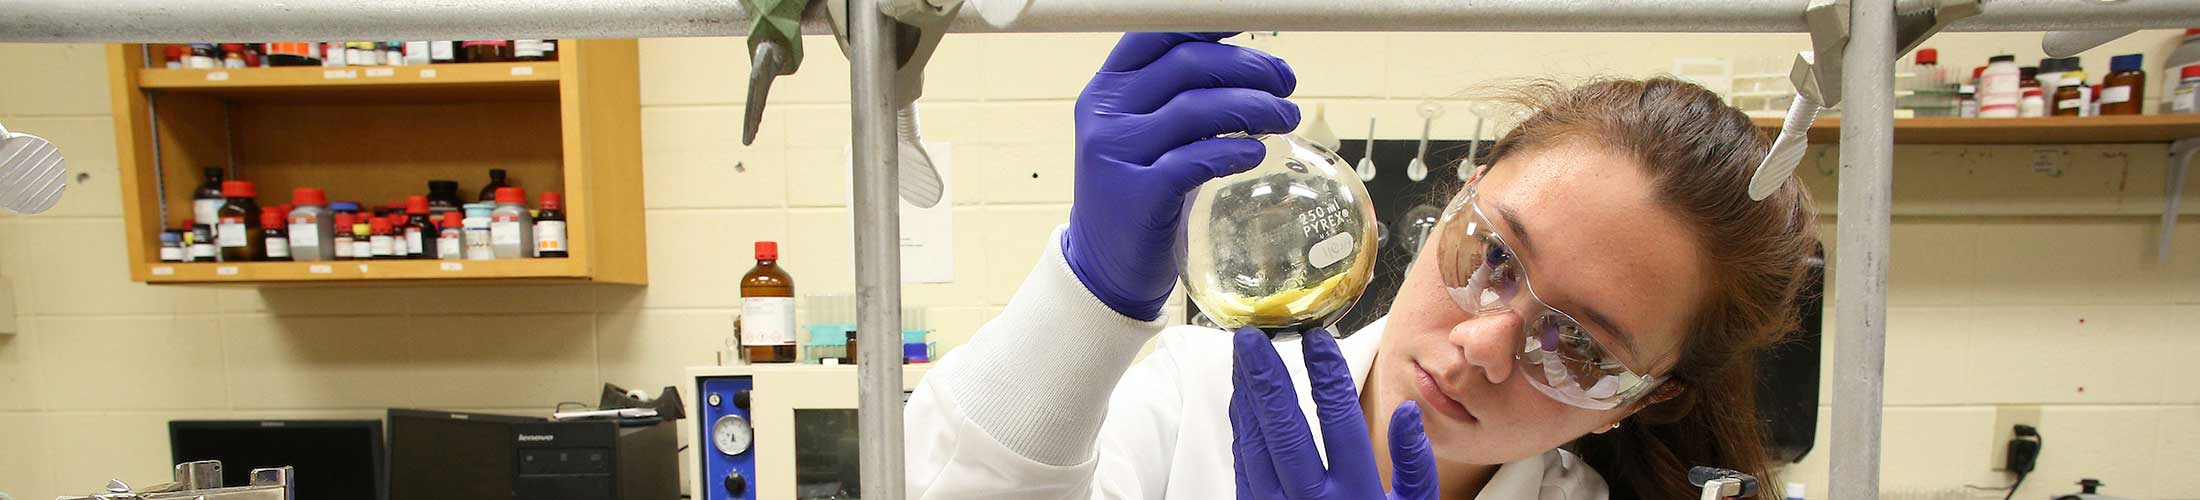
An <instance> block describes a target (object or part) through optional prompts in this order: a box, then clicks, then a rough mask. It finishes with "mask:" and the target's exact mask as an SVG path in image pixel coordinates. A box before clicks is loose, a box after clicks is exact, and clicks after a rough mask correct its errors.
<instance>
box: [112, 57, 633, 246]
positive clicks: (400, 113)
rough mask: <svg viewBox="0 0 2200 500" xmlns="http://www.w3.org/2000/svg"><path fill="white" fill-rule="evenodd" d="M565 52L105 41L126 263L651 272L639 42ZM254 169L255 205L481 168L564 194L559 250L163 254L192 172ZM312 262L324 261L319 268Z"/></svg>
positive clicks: (343, 197)
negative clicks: (166, 65)
mask: <svg viewBox="0 0 2200 500" xmlns="http://www.w3.org/2000/svg"><path fill="white" fill-rule="evenodd" d="M559 49H560V50H559V53H560V58H559V60H557V61H543V62H512V63H460V64H440V65H427V66H354V67H345V68H322V67H287V68H239V69H228V70H172V69H160V68H149V67H147V64H146V61H145V60H144V57H145V56H144V54H145V52H144V51H142V50H140V49H139V48H138V46H136V45H112V46H110V47H109V49H108V59H109V65H108V68H109V72H108V74H109V82H108V85H109V90H110V92H109V94H110V95H111V96H112V97H111V98H112V99H113V109H114V117H115V120H114V123H115V134H116V144H117V153H118V156H119V159H120V167H121V174H122V175H121V177H122V180H121V188H122V192H123V210H124V212H123V216H124V217H123V218H124V222H125V223H124V227H125V229H126V230H127V231H128V233H129V234H128V239H127V241H128V242H129V245H130V251H129V255H130V262H129V265H130V276H131V278H132V279H135V280H138V281H143V282H147V283H162V284H167V283H184V284H286V285H310V284H319V283H336V284H354V283H391V282H398V283H403V282H434V283H455V284H471V283H513V282H521V283H544V282H587V283H618V284H635V285H641V284H647V283H648V281H649V278H648V275H649V271H648V269H649V268H648V261H647V254H648V252H647V251H646V250H645V248H644V245H645V243H646V242H647V241H648V238H647V235H646V233H645V230H644V228H645V227H646V226H647V224H646V223H645V221H644V220H643V215H642V185H641V163H642V162H641V126H640V121H641V105H640V76H639V74H640V70H639V49H638V44H637V43H636V42H635V41H634V40H570V41H565V42H564V43H560V44H559ZM213 167H219V168H223V169H224V170H226V171H227V173H228V174H229V176H230V177H231V178H232V179H243V180H249V181H253V182H254V183H256V184H257V186H256V187H257V188H258V191H259V202H260V206H262V207H273V206H276V205H279V204H281V203H285V202H289V201H291V193H292V189H293V188H299V187H316V188H322V189H325V190H326V191H327V194H328V200H329V201H331V202H335V201H355V202H361V203H362V204H363V205H365V206H379V205H382V204H383V203H386V202H392V201H402V200H404V199H405V197H406V196H408V195H419V194H425V192H426V191H427V181H429V180H431V179H448V180H454V181H457V182H459V184H460V195H461V196H462V197H466V198H471V197H472V196H471V195H472V193H474V192H475V191H474V190H478V189H480V186H481V184H480V183H482V182H483V181H485V180H486V178H487V176H488V171H489V170H490V169H503V170H505V171H506V172H508V173H510V174H511V178H512V182H513V183H514V184H516V185H518V186H519V187H521V188H524V189H526V190H527V194H528V199H529V205H534V203H535V202H537V201H539V200H540V198H539V196H540V195H541V193H543V192H547V191H556V192H559V193H562V194H563V195H564V197H565V210H566V234H567V238H568V243H569V244H570V245H571V246H570V252H571V256H570V257H568V258H564V259H525V260H501V261H463V262H453V263H452V264H455V265H453V266H448V267H447V266H446V265H445V264H444V263H443V262H442V261H433V260H422V261H403V260H392V261H339V262H325V263H280V262H257V263H223V264H210V263H189V264H170V263H161V262H157V255H158V252H157V247H158V245H159V235H160V233H161V230H162V229H163V228H174V227H179V226H182V225H184V224H188V222H186V221H187V220H188V219H189V218H190V217H191V213H192V211H191V198H192V190H193V187H194V186H197V185H198V184H199V183H200V180H201V177H200V173H199V172H200V171H201V170H202V169H204V168H213ZM315 266H321V267H315Z"/></svg>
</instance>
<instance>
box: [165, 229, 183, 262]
mask: <svg viewBox="0 0 2200 500" xmlns="http://www.w3.org/2000/svg"><path fill="white" fill-rule="evenodd" d="M186 258H187V257H185V256H184V249H183V231H177V230H174V229H167V230H162V231H161V232H160V261H161V262H183V261H184V260H186Z"/></svg>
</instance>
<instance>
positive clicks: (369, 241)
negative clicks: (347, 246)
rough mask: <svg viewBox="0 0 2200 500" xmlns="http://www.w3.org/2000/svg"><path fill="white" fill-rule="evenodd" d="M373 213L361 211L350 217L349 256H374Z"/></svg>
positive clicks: (365, 258) (365, 257)
mask: <svg viewBox="0 0 2200 500" xmlns="http://www.w3.org/2000/svg"><path fill="white" fill-rule="evenodd" d="M375 220H376V219H375V217H374V214H369V213H362V214H359V215H356V216H353V217H352V219H351V258H352V260H369V259H373V258H374V221H375Z"/></svg>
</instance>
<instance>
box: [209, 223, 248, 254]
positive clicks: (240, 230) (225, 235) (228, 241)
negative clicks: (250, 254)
mask: <svg viewBox="0 0 2200 500" xmlns="http://www.w3.org/2000/svg"><path fill="white" fill-rule="evenodd" d="M214 242H215V244H218V245H221V246H222V248H242V247H244V246H246V245H249V244H250V243H251V242H252V236H251V235H248V234H245V226H244V218H243V217H229V218H227V219H225V220H223V221H222V223H221V225H219V226H214Z"/></svg>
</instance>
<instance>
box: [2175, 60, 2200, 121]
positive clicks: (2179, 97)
mask: <svg viewBox="0 0 2200 500" xmlns="http://www.w3.org/2000/svg"><path fill="white" fill-rule="evenodd" d="M2178 76H2180V77H2181V78H2180V79H2179V80H2178V83H2177V91H2176V92H2175V93H2172V94H2171V95H2170V102H2169V104H2170V112H2171V113H2200V64H2195V65H2192V66H2186V67H2185V69H2183V70H2179V75H2178Z"/></svg>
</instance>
